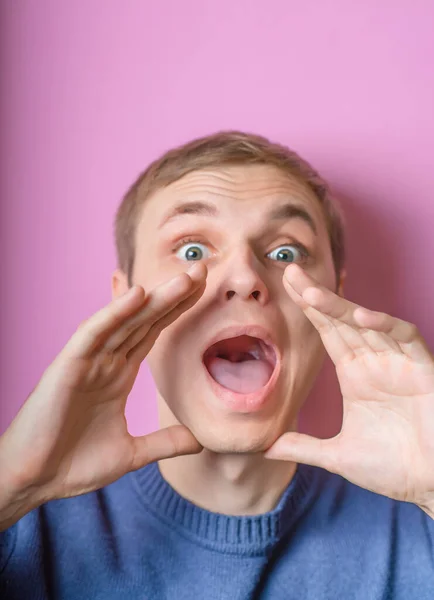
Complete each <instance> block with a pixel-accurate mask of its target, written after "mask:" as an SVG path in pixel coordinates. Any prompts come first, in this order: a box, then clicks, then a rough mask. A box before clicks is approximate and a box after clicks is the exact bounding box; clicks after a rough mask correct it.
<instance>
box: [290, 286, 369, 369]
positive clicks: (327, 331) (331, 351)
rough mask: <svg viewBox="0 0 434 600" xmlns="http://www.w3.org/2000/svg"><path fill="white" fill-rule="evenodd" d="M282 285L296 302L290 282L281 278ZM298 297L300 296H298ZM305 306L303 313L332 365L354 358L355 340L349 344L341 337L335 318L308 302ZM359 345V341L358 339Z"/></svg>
mask: <svg viewBox="0 0 434 600" xmlns="http://www.w3.org/2000/svg"><path fill="white" fill-rule="evenodd" d="M283 285H284V287H285V289H286V291H287V292H288V294H289V295H290V296H291V297H292V298H293V300H294V301H295V302H297V296H298V294H297V292H294V290H293V289H292V288H291V286H290V284H289V283H288V282H287V281H286V280H285V278H284V279H283ZM298 298H300V296H298ZM302 304H303V301H301V302H300V306H301V305H302ZM304 306H305V308H304V309H303V312H304V314H305V315H306V317H307V318H308V319H309V321H310V322H311V323H312V325H313V326H314V327H315V328H316V329H317V331H318V333H319V335H320V337H321V340H322V342H323V344H324V347H325V349H326V350H327V353H328V355H329V356H330V358H331V360H332V361H333V363H334V365H335V366H337V365H338V363H340V362H342V361H344V360H345V361H347V360H348V361H349V360H352V359H354V357H355V352H354V350H353V348H354V345H355V342H354V341H353V343H352V344H350V343H349V342H348V341H347V339H345V338H344V337H342V335H341V330H340V329H338V328H337V327H336V320H334V319H332V318H330V317H328V316H327V315H324V314H322V313H321V312H320V311H318V310H316V309H315V308H313V307H311V306H309V304H307V303H304ZM359 345H360V341H359Z"/></svg>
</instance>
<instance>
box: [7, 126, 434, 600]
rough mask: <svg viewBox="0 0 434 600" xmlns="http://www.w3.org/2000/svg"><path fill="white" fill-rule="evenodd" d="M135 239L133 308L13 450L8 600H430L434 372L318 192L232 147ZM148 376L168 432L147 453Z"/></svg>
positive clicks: (155, 179)
mask: <svg viewBox="0 0 434 600" xmlns="http://www.w3.org/2000/svg"><path fill="white" fill-rule="evenodd" d="M115 232H116V244H117V251H118V259H119V265H118V269H117V270H116V271H115V273H114V274H113V277H112V290H113V300H112V302H111V303H110V304H109V305H108V306H106V307H104V308H103V309H102V310H101V311H99V312H98V313H96V314H95V315H94V316H92V317H91V318H89V319H88V320H86V321H84V322H83V323H82V324H81V325H80V326H79V328H78V329H77V331H76V332H75V333H74V335H73V336H72V338H71V339H70V340H69V342H68V343H67V344H66V346H65V348H64V349H63V350H62V352H61V353H60V354H59V356H58V357H57V358H56V359H55V361H54V362H53V363H52V364H51V365H50V366H49V367H48V369H47V370H46V371H45V373H44V374H43V377H42V379H41V380H40V382H39V384H38V385H37V387H36V388H35V390H34V391H33V392H32V393H31V394H30V396H29V398H28V399H27V401H26V402H25V404H24V405H23V407H22V409H21V410H20V412H19V414H18V415H17V417H16V418H15V420H14V421H13V423H12V424H11V426H10V427H9V429H8V430H7V431H6V432H5V434H4V435H3V436H2V438H1V439H0V465H1V471H0V477H1V479H0V480H1V485H0V524H1V527H0V528H1V529H2V533H1V534H0V548H1V549H0V568H1V577H0V591H1V593H2V594H3V595H2V596H1V597H2V598H3V597H4V598H8V599H11V600H12V599H13V600H15V599H18V598H20V599H21V598H32V599H35V600H36V599H41V600H45V599H48V598H50V599H51V598H56V599H57V598H62V599H68V600H70V599H71V600H72V599H77V598H86V599H91V598H104V600H108V599H110V598H113V599H115V598H116V599H117V600H119V599H124V598H125V599H126V598H128V599H129V600H134V599H136V598H137V599H139V598H140V599H141V600H143V599H152V600H158V599H160V598H161V599H162V598H165V599H166V598H176V599H179V600H183V599H189V600H190V599H191V598H201V599H215V600H223V599H230V600H236V599H240V600H241V599H242V600H245V599H253V598H273V599H277V600H278V599H290V598H294V599H300V598H303V599H315V600H317V599H318V598H321V599H328V598H330V599H336V598H345V599H350V598H354V599H361V600H362V599H363V600H366V598H370V599H373V600H377V599H378V600H380V599H385V598H394V599H405V600H411V599H413V598H414V599H416V598H417V600H423V599H428V598H430V599H431V598H432V597H433V594H434V550H433V544H434V444H433V441H432V440H433V439H434V357H433V355H432V354H431V352H430V351H429V349H428V347H427V344H426V343H425V341H424V340H423V338H422V337H421V335H420V333H419V332H418V330H417V329H416V327H415V326H414V325H412V324H410V323H406V322H404V321H402V320H400V319H397V318H394V317H392V316H389V315H386V314H384V313H377V312H373V311H370V310H368V309H365V308H362V307H358V305H357V304H354V303H352V302H349V301H348V300H346V299H345V298H344V296H343V282H344V279H345V269H344V262H345V261H344V254H345V253H344V234H343V221H342V216H341V214H340V211H339V208H338V206H337V204H336V203H335V201H334V200H333V199H332V197H331V195H330V192H329V190H328V188H327V186H326V184H325V183H324V182H323V181H322V179H321V178H320V177H319V175H318V174H317V173H316V172H315V171H314V170H313V169H312V168H311V167H310V166H309V165H308V164H307V163H306V162H305V161H303V160H302V159H301V158H300V157H299V156H298V155H296V154H295V153H294V152H292V151H290V150H288V149H287V148H285V147H283V146H280V145H277V144H272V143H271V142H269V141H268V140H266V139H264V138H262V137H259V136H254V135H247V134H243V133H240V132H223V133H219V134H215V135H213V136H209V137H206V138H203V139H200V140H195V141H193V142H191V143H189V144H186V145H185V146H183V147H180V148H177V149H174V150H172V151H170V152H168V153H167V154H166V155H165V156H163V157H162V158H160V159H159V160H157V161H155V162H154V163H153V164H152V165H151V166H150V167H149V168H148V169H147V170H146V171H145V172H144V173H143V174H142V175H141V176H140V177H139V178H138V180H137V181H136V182H135V183H134V185H133V186H132V187H131V189H130V190H129V192H128V193H127V194H126V196H125V198H124V200H123V202H122V204H121V206H120V207H119V210H118V213H117V215H116V223H115ZM289 264H290V265H291V266H288V265H289ZM326 352H328V353H329V355H330V357H331V359H332V360H333V362H334V364H335V366H336V369H337V374H338V378H339V382H340V385H341V390H342V394H343V402H344V419H343V426H342V430H341V432H340V433H339V435H338V436H336V437H335V438H333V439H331V440H317V439H314V438H312V437H310V436H307V435H302V434H299V433H297V431H296V430H297V415H298V413H299V411H300V408H301V407H302V405H303V403H304V401H305V400H306V397H307V396H308V394H309V391H310V390H311V388H312V386H313V383H314V381H315V378H316V376H317V375H318V373H319V371H320V368H321V366H322V364H323V360H324V357H325V356H326ZM145 357H146V358H147V361H148V363H149V365H150V368H151V371H152V375H153V377H154V379H155V383H156V386H157V390H158V407H159V419H160V427H161V428H160V430H159V431H158V432H155V433H152V434H150V435H147V436H143V437H138V438H132V437H131V436H130V435H129V434H128V432H127V427H126V422H125V416H124V409H125V403H126V400H127V397H128V394H129V392H130V390H131V388H132V386H133V384H134V381H135V378H136V376H137V373H138V370H139V368H140V364H141V363H142V361H143V360H144V359H145Z"/></svg>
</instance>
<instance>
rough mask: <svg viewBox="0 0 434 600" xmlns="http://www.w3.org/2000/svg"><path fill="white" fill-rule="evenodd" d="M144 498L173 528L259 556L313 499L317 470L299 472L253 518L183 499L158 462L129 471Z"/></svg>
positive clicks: (218, 546)
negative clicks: (272, 502) (264, 510)
mask: <svg viewBox="0 0 434 600" xmlns="http://www.w3.org/2000/svg"><path fill="white" fill-rule="evenodd" d="M131 475H132V476H133V479H134V482H135V484H136V485H137V489H138V491H139V494H140V496H141V498H142V501H143V502H144V504H145V505H146V507H147V508H148V510H149V511H150V512H152V513H153V514H154V515H155V516H156V517H157V518H158V519H159V520H160V521H163V522H164V523H166V525H168V526H169V527H170V528H171V529H172V530H176V531H177V532H178V533H180V534H182V535H184V536H187V537H188V538H189V539H190V540H193V541H195V542H197V543H201V544H202V545H206V546H208V547H212V548H213V549H214V550H220V551H222V552H232V553H241V554H263V553H264V552H266V551H267V550H268V549H270V547H271V546H273V545H274V544H276V543H277V542H278V541H279V540H280V539H281V538H282V536H284V535H285V533H286V532H287V531H289V529H290V528H291V526H292V525H293V524H294V522H295V521H296V520H297V518H298V517H299V516H300V514H301V512H302V511H303V510H305V509H306V508H307V506H308V505H309V501H310V499H312V498H313V497H314V494H315V488H316V481H317V479H318V472H317V469H315V468H314V467H310V466H308V465H302V464H299V465H297V470H296V472H295V475H294V477H293V478H292V480H291V482H290V483H289V485H288V487H287V488H286V489H285V491H284V492H283V494H282V496H281V498H280V500H279V503H278V505H277V506H276V507H275V508H274V509H273V510H272V511H270V512H267V513H263V514H261V515H255V516H228V515H223V514H220V513H214V512H210V511H208V510H205V509H203V508H200V507H198V506H196V505H195V504H193V503H192V502H190V501H189V500H187V499H185V498H183V497H182V496H181V495H180V494H178V493H177V492H176V491H175V490H174V489H173V488H172V487H171V485H170V484H169V483H168V482H167V481H166V480H165V479H164V478H163V476H162V474H161V472H160V469H159V466H158V463H151V464H149V465H147V466H146V467H144V468H142V469H139V470H138V471H135V472H133V473H132V474H131Z"/></svg>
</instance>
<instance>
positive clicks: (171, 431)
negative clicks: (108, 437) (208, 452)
mask: <svg viewBox="0 0 434 600" xmlns="http://www.w3.org/2000/svg"><path fill="white" fill-rule="evenodd" d="M132 442H133V448H134V453H133V460H132V466H131V470H132V471H135V470H136V469H140V468H141V467H144V466H145V465H147V464H149V463H151V462H155V461H157V460H163V459H165V458H173V457H174V456H180V455H182V454H197V453H199V452H201V451H202V450H203V447H202V446H201V445H200V444H199V442H198V441H197V439H196V438H195V437H194V435H193V434H192V433H191V431H190V430H189V429H187V427H185V426H184V425H172V426H171V427H166V428H164V429H159V430H158V431H153V432H152V433H148V434H147V435H141V436H137V437H132Z"/></svg>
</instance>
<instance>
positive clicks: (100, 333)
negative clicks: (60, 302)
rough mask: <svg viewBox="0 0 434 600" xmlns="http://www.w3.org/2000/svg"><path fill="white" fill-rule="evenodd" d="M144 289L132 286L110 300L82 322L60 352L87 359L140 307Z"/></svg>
mask: <svg viewBox="0 0 434 600" xmlns="http://www.w3.org/2000/svg"><path fill="white" fill-rule="evenodd" d="M144 297H145V292H144V289H143V288H142V287H141V286H139V285H134V286H133V287H131V288H130V289H129V290H128V291H127V292H126V293H125V294H123V295H122V296H119V297H118V298H115V299H114V300H112V301H111V302H110V303H109V304H107V305H106V306H104V307H103V308H101V309H100V310H99V311H98V312H96V313H95V314H93V315H92V316H91V317H89V318H88V319H86V320H84V321H82V322H81V323H80V325H79V326H78V327H77V330H76V331H75V333H74V334H73V335H72V336H71V338H70V339H69V341H68V343H67V344H66V345H65V346H64V348H63V350H62V352H64V353H66V354H69V355H71V356H76V357H87V356H88V355H90V354H91V353H92V351H93V350H94V348H95V347H96V346H98V345H99V344H101V343H102V342H104V341H105V340H106V339H107V338H108V337H109V336H110V335H111V333H112V332H113V330H115V329H116V328H117V327H119V326H120V325H121V324H122V323H123V322H125V320H126V319H127V318H128V317H129V316H130V315H132V314H134V313H135V312H136V311H137V310H138V309H139V308H140V306H142V304H143V301H144Z"/></svg>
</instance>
